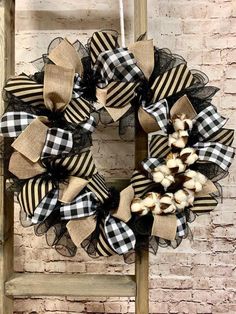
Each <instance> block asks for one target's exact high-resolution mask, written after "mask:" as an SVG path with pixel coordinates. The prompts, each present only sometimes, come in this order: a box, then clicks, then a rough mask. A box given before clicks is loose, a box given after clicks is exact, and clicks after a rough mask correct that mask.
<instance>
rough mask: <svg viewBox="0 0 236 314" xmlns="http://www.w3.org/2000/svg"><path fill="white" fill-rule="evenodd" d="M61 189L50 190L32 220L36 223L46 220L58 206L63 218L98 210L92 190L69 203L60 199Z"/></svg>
mask: <svg viewBox="0 0 236 314" xmlns="http://www.w3.org/2000/svg"><path fill="white" fill-rule="evenodd" d="M58 196H59V190H58V189H54V190H52V191H50V192H49V193H48V194H47V195H46V196H45V197H44V199H43V200H42V201H41V202H40V203H39V204H38V206H37V207H36V208H35V211H34V214H33V216H32V217H31V221H32V223H34V224H37V223H40V222H42V221H44V220H45V219H46V218H47V217H48V216H49V215H50V214H51V213H52V212H53V210H55V209H56V208H60V216H61V219H62V220H71V219H79V218H85V217H88V216H92V215H94V214H95V212H96V208H97V200H96V197H95V195H94V194H93V193H92V192H85V193H83V194H81V195H78V196H77V197H76V198H75V200H74V201H73V202H71V203H69V204H63V203H60V202H59V201H58Z"/></svg>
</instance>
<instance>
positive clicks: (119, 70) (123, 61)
mask: <svg viewBox="0 0 236 314" xmlns="http://www.w3.org/2000/svg"><path fill="white" fill-rule="evenodd" d="M94 75H95V76H97V77H98V78H99V83H98V86H99V87H100V88H103V87H105V86H106V85H108V83H109V82H111V81H120V82H137V81H139V80H140V79H141V78H143V72H142V71H141V70H140V68H139V67H138V66H137V65H136V60H135V58H134V56H133V54H132V53H131V52H129V51H128V49H127V48H117V49H114V50H110V51H104V52H102V53H100V54H99V55H98V58H97V61H96V63H95V65H94Z"/></svg>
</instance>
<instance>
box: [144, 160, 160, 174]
mask: <svg viewBox="0 0 236 314" xmlns="http://www.w3.org/2000/svg"><path fill="white" fill-rule="evenodd" d="M161 163H162V159H161V158H153V157H150V158H146V159H144V160H143V161H142V166H143V168H144V169H145V170H146V171H147V172H152V170H153V169H155V168H156V167H157V166H159V165H160V164H161Z"/></svg>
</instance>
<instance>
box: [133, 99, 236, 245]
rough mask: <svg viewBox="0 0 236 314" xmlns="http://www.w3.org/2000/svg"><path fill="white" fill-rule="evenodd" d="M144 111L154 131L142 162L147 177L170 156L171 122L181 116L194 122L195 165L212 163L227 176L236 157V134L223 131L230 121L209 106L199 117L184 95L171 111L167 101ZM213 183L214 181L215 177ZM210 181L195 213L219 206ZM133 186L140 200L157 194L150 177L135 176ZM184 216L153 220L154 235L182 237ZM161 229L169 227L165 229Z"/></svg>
mask: <svg viewBox="0 0 236 314" xmlns="http://www.w3.org/2000/svg"><path fill="white" fill-rule="evenodd" d="M145 110H146V113H147V114H149V115H151V119H152V120H151V122H152V126H151V128H152V131H153V132H150V133H149V134H148V136H149V157H148V158H147V159H145V160H144V161H143V162H142V167H143V168H144V170H146V171H147V173H151V172H152V170H153V169H154V168H156V167H157V166H159V165H160V164H162V163H163V159H164V158H166V156H167V155H168V154H169V153H170V152H171V147H170V146H169V145H168V134H171V132H172V130H171V128H170V127H169V120H170V119H171V118H172V117H174V116H177V115H178V114H179V115H181V114H186V116H187V117H189V118H190V119H191V120H192V122H193V127H192V131H189V141H188V145H187V146H189V147H193V148H194V149H195V151H196V154H197V155H198V161H197V162H196V165H197V166H199V167H202V168H203V167H204V163H205V165H206V166H205V167H208V166H207V165H209V163H210V164H214V165H215V167H217V168H214V171H215V176H216V177H217V172H219V171H220V172H225V173H227V171H228V168H229V167H230V165H231V163H232V160H233V158H234V155H235V150H234V148H232V147H230V146H229V145H231V144H232V142H233V138H234V131H233V130H229V129H225V128H223V126H224V125H225V123H226V121H227V120H226V119H225V118H223V117H222V116H221V115H220V114H219V113H218V112H217V111H216V108H215V107H214V106H212V105H209V104H208V105H206V106H205V108H204V109H203V110H201V111H199V112H198V113H197V112H196V111H195V109H194V107H193V105H192V104H191V102H190V101H189V99H188V98H187V96H185V95H184V96H182V97H181V98H179V99H178V101H177V102H176V103H175V104H174V105H173V106H172V108H171V109H170V110H169V108H168V103H167V101H166V100H165V99H164V100H162V101H159V102H158V103H155V104H150V105H149V106H146V108H145ZM145 118H146V121H145V120H144V119H143V123H144V129H145V123H147V121H148V120H150V117H149V116H146V115H145ZM149 126H150V124H149ZM199 169H200V168H199ZM217 169H218V170H217ZM219 169H220V170H219ZM210 180H213V181H214V176H213V177H212V178H211V179H210ZM210 180H208V181H207V183H206V184H205V186H204V187H203V190H202V191H201V192H200V193H197V194H196V196H195V198H194V202H193V207H192V208H191V210H192V211H196V212H199V211H210V210H213V209H214V208H215V207H216V205H217V204H218V202H217V200H216V199H215V198H214V197H213V196H212V193H213V194H214V193H215V192H216V187H215V185H214V183H212V182H211V181H210ZM131 183H132V185H133V188H134V191H135V195H136V196H137V197H143V196H144V195H145V194H146V193H147V192H150V191H152V190H153V189H154V190H155V185H156V184H155V182H154V181H153V180H152V179H151V178H150V177H149V175H148V176H147V175H146V174H144V173H142V172H140V171H138V170H136V171H135V172H134V174H133V176H132V179H131ZM181 215H182V214H181V213H178V214H177V215H163V216H160V215H156V216H154V222H153V228H152V235H157V236H159V237H162V238H164V239H169V240H174V238H175V235H176V230H177V234H178V235H179V236H180V235H181V234H182V236H183V234H184V232H185V231H187V230H186V228H187V227H186V221H184V215H182V216H181ZM179 216H181V217H179ZM162 226H169V227H168V228H167V227H166V228H165V229H163V227H162Z"/></svg>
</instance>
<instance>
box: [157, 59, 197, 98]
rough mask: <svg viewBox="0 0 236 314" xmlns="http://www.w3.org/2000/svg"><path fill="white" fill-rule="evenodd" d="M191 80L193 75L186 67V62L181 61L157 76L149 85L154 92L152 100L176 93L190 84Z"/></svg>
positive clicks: (192, 80)
mask: <svg viewBox="0 0 236 314" xmlns="http://www.w3.org/2000/svg"><path fill="white" fill-rule="evenodd" d="M193 82H194V78H193V75H192V73H191V71H190V70H189V69H188V68H187V65H186V63H181V64H179V65H177V66H176V67H174V68H172V69H170V70H168V71H166V72H164V73H163V74H161V75H159V76H157V78H156V79H155V81H154V83H153V84H152V87H151V89H152V91H153V94H154V95H153V99H152V102H154V103H155V102H157V101H159V100H161V99H164V98H167V97H169V96H171V95H174V94H177V93H179V92H180V91H183V90H185V89H186V88H187V87H189V86H190V85H192V84H193Z"/></svg>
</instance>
